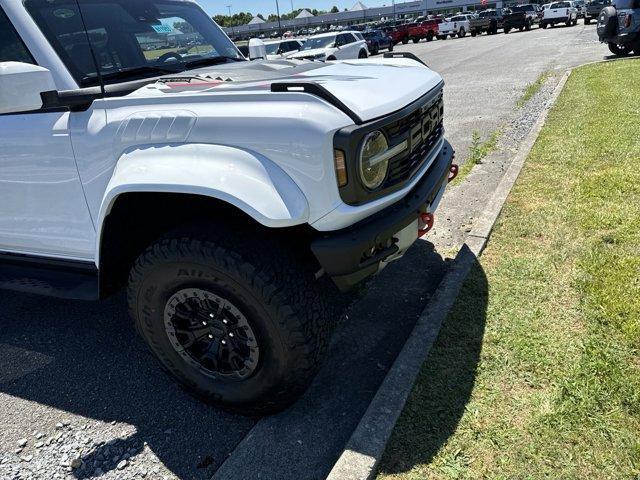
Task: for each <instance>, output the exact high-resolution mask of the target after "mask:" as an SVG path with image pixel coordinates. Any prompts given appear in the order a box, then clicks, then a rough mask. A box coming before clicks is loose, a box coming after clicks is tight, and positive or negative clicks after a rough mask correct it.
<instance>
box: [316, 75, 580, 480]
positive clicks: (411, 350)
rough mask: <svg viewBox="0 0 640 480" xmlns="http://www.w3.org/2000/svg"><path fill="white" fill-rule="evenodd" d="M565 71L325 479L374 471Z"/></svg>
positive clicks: (352, 479) (362, 477)
mask: <svg viewBox="0 0 640 480" xmlns="http://www.w3.org/2000/svg"><path fill="white" fill-rule="evenodd" d="M570 74H571V70H568V71H566V72H565V74H564V75H563V77H562V78H561V80H560V82H559V83H558V85H557V86H556V88H555V90H554V92H553V95H552V96H551V98H550V99H549V102H548V103H547V108H546V109H545V111H544V112H543V113H542V114H541V115H540V118H539V119H538V121H537V122H536V123H535V124H534V126H533V127H532V128H531V131H530V132H529V134H528V135H527V137H526V138H525V140H524V142H523V143H522V146H521V148H520V149H519V151H518V154H517V155H516V156H515V157H514V159H513V161H512V162H511V165H510V166H509V168H508V170H507V172H506V173H505V175H504V177H503V178H502V180H501V181H500V184H499V185H498V188H497V189H496V191H495V193H494V195H493V197H492V198H491V200H490V202H489V204H488V205H487V207H486V208H485V210H484V211H483V212H482V214H481V215H480V217H479V218H478V220H477V222H476V224H475V226H474V228H473V230H472V231H471V232H470V234H469V237H468V238H467V241H466V242H465V244H464V245H463V247H462V249H461V250H460V252H459V253H458V255H457V256H456V259H455V261H454V263H453V265H452V266H451V268H450V269H449V271H448V272H447V274H446V275H445V277H444V279H443V280H442V283H441V284H440V286H439V287H438V289H437V290H436V292H435V294H434V296H433V297H432V299H431V301H430V302H429V303H428V304H427V306H426V307H425V309H424V310H423V312H422V314H421V315H420V318H419V319H418V322H417V324H416V326H415V328H414V330H413V332H412V333H411V336H410V337H409V339H408V340H407V342H406V344H405V345H404V347H403V349H402V351H401V352H400V354H399V355H398V358H397V359H396V361H395V362H394V364H393V366H392V367H391V369H390V370H389V373H388V374H387V376H386V378H385V379H384V381H383V382H382V385H380V388H379V389H378V392H377V393H376V395H375V397H374V398H373V400H372V401H371V404H370V405H369V408H368V409H367V411H366V412H365V414H364V416H363V417H362V419H361V420H360V423H359V424H358V426H357V427H356V429H355V431H354V432H353V434H352V435H351V438H350V439H349V441H348V442H347V445H346V447H345V449H344V451H343V453H342V455H341V456H340V458H339V459H338V461H337V462H336V464H335V465H334V467H333V469H332V470H331V472H330V473H329V476H328V477H327V480H368V479H371V478H373V477H374V476H375V474H376V468H377V466H378V463H379V462H380V459H381V458H382V454H383V453H384V450H385V448H386V445H387V442H388V441H389V438H390V436H391V433H392V432H393V429H394V427H395V424H396V422H397V420H398V418H399V416H400V413H401V412H402V410H403V408H404V405H405V403H406V401H407V398H408V396H409V394H410V393H411V390H412V388H413V384H414V383H415V380H416V378H417V376H418V374H419V373H420V369H421V368H422V364H423V363H424V361H425V359H426V358H427V355H428V354H429V351H430V350H431V347H432V346H433V344H434V342H435V340H436V338H437V336H438V333H439V332H440V327H441V326H442V322H443V321H444V320H445V318H446V317H447V315H448V313H449V310H450V309H451V307H452V306H453V303H454V302H455V300H456V297H457V296H458V292H459V291H460V288H461V287H462V285H463V283H464V281H465V279H466V277H467V274H468V273H469V270H470V269H471V267H472V265H473V263H474V262H475V261H476V258H477V257H478V256H480V254H481V253H482V250H483V249H484V247H485V246H486V244H487V242H488V240H489V237H490V235H491V231H492V230H493V227H494V225H495V223H496V221H497V219H498V216H499V215H500V212H501V211H502V207H503V205H504V203H505V201H506V199H507V197H508V195H509V193H510V192H511V189H512V188H513V185H514V184H515V182H516V180H517V179H518V176H519V175H520V172H521V170H522V167H523V166H524V162H525V160H526V159H527V157H528V156H529V153H530V152H531V149H532V148H533V145H534V144H535V141H536V139H537V138H538V135H539V134H540V131H541V130H542V127H543V126H544V124H545V122H546V119H547V114H548V113H549V110H550V108H551V107H552V106H553V105H554V104H555V102H556V101H557V99H558V97H559V95H560V93H561V92H562V90H563V88H564V86H565V84H566V82H567V79H568V78H569V76H570Z"/></svg>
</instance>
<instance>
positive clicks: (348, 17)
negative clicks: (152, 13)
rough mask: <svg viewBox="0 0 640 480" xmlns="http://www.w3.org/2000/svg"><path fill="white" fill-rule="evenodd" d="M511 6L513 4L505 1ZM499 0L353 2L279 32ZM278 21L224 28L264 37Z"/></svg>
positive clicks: (492, 4)
mask: <svg viewBox="0 0 640 480" xmlns="http://www.w3.org/2000/svg"><path fill="white" fill-rule="evenodd" d="M509 3H513V2H509ZM502 4H503V0H498V1H491V0H489V3H488V4H481V2H480V1H473V0H420V1H414V2H405V3H396V4H395V5H391V6H385V7H374V8H367V6H366V5H364V4H363V3H362V2H357V3H356V4H355V5H354V6H353V7H352V8H351V9H349V10H348V11H344V12H338V13H326V14H324V15H317V16H314V15H312V14H311V13H309V12H308V11H307V10H303V11H302V12H301V13H300V15H298V17H297V18H295V19H293V20H282V21H281V25H280V26H281V27H282V29H283V30H292V31H296V30H300V29H303V28H313V27H324V26H327V27H328V26H329V25H353V24H357V23H365V22H372V21H378V20H390V19H393V18H394V17H395V18H405V17H414V16H418V15H427V14H449V13H456V12H460V11H472V10H480V9H483V8H500V7H502ZM280 26H279V25H278V22H265V21H263V20H262V19H260V18H258V17H255V18H254V19H253V20H252V21H251V22H250V23H249V24H247V25H241V26H238V27H233V28H225V31H226V32H227V33H228V34H229V35H231V36H242V37H249V36H254V35H256V34H257V35H260V34H262V33H264V34H267V33H269V32H274V31H277V30H278V28H279V27H280Z"/></svg>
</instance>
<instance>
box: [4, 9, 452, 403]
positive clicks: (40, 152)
mask: <svg viewBox="0 0 640 480" xmlns="http://www.w3.org/2000/svg"><path fill="white" fill-rule="evenodd" d="M388 85H394V86H395V88H392V89H390V88H387V86H388ZM442 92H443V82H442V78H441V77H440V76H439V75H438V74H436V73H434V72H432V71H431V70H429V69H428V68H427V67H426V66H425V65H424V64H423V63H421V62H420V61H419V60H418V59H417V58H415V57H412V56H411V55H407V54H387V55H385V56H384V57H381V58H377V59H365V60H355V61H346V62H339V61H338V62H334V63H321V62H309V61H295V62H294V61H287V60H280V61H273V62H269V61H265V60H258V61H254V62H249V61H246V60H245V58H244V57H243V56H242V55H241V54H240V52H239V51H238V50H237V48H236V47H235V46H234V44H233V43H232V42H231V41H230V40H229V38H228V37H227V36H226V35H225V34H224V33H223V32H222V30H221V29H220V28H219V27H218V26H217V25H216V24H215V23H214V22H213V21H212V20H211V18H210V17H209V16H208V15H207V14H206V13H205V11H204V10H202V9H201V8H200V7H199V6H198V5H197V4H196V3H194V2H191V1H185V0H136V1H131V0H101V1H99V2H97V1H93V0H24V1H16V0H0V195H1V198H2V201H1V202H0V288H5V289H12V290H17V291H22V292H32V293H39V294H44V295H52V296H57V297H63V298H69V299H83V300H98V299H101V298H104V297H106V296H109V295H111V294H113V293H114V292H117V291H118V290H120V289H121V288H126V289H127V291H128V302H129V306H130V312H131V315H132V317H133V319H134V321H135V323H136V326H137V329H138V331H139V333H140V334H141V336H142V337H143V338H144V339H145V340H146V342H147V343H148V345H149V347H150V349H151V351H152V352H153V353H154V354H155V355H156V356H157V358H158V359H159V361H160V362H161V363H162V365H163V366H164V367H165V369H166V370H167V371H168V372H169V374H170V375H172V376H173V378H174V379H176V380H177V381H178V382H180V383H181V384H182V385H184V387H185V388H186V389H188V390H189V391H190V392H192V393H194V394H195V395H197V396H198V397H200V398H204V399H206V400H207V401H211V402H214V403H217V404H219V405H221V406H223V407H227V408H230V409H234V410H236V411H240V412H243V413H253V414H264V413H268V412H273V411H276V410H279V409H282V408H284V407H286V406H287V405H288V404H290V403H291V402H293V401H294V400H295V399H296V398H297V397H298V396H299V395H300V394H301V393H302V392H303V391H304V390H305V388H306V386H307V385H308V384H309V382H310V381H311V379H312V378H313V375H314V373H315V372H316V370H317V369H318V366H319V365H320V362H321V360H322V357H323V354H324V352H325V350H326V347H327V344H328V341H329V337H330V330H331V324H332V318H331V314H330V313H329V312H330V307H331V301H332V297H331V295H333V293H332V292H331V290H332V289H336V287H338V288H339V289H342V290H346V289H348V288H350V287H351V286H353V285H355V284H357V283H358V282H360V281H361V280H363V279H365V278H366V277H369V276H371V275H373V274H375V273H376V272H378V271H379V270H380V269H381V268H382V267H384V265H386V264H387V263H388V262H390V261H392V260H395V259H398V258H400V257H401V256H402V255H403V253H404V252H405V251H406V250H407V249H408V248H409V247H410V246H411V244H412V243H413V242H415V241H416V239H417V238H418V237H419V236H420V235H424V234H425V233H426V232H427V231H428V230H429V229H430V228H431V226H432V225H433V219H434V217H433V214H434V211H435V209H436V208H437V206H438V202H439V201H440V198H441V197H442V195H443V192H444V191H445V188H446V186H447V184H448V182H449V180H450V178H451V177H452V176H454V175H455V173H456V168H455V166H454V165H452V159H453V149H452V147H451V146H450V145H449V143H448V142H447V141H446V140H445V138H444V130H443V112H444V107H443V93H442ZM398 288H402V287H401V286H398ZM60 314H61V315H63V314H64V313H63V312H60ZM114 355H117V352H114ZM78 361H82V358H78Z"/></svg>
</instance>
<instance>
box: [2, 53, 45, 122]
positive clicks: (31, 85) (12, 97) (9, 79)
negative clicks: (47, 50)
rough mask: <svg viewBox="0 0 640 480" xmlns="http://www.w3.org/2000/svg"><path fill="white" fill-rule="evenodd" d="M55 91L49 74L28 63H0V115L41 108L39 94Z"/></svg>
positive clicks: (43, 69)
mask: <svg viewBox="0 0 640 480" xmlns="http://www.w3.org/2000/svg"><path fill="white" fill-rule="evenodd" d="M53 90H56V85H55V82H54V81H53V76H52V75H51V72H50V71H49V70H47V69H46V68H43V67H39V66H37V65H31V64H30V63H20V62H0V114H5V113H19V112H31V111H33V110H39V109H41V108H42V97H41V96H40V94H41V93H44V92H50V91H53Z"/></svg>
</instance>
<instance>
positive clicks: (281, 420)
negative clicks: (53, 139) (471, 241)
mask: <svg viewBox="0 0 640 480" xmlns="http://www.w3.org/2000/svg"><path fill="white" fill-rule="evenodd" d="M398 50H402V51H410V52H412V53H415V54H416V55H418V56H419V57H420V58H422V59H423V60H424V61H426V62H427V63H428V64H429V65H430V66H431V67H432V68H433V69H434V70H436V71H438V72H440V73H441V74H442V75H443V77H444V79H445V81H446V84H447V87H446V98H445V101H446V112H445V118H446V127H447V131H448V135H447V136H448V138H449V141H450V142H451V143H452V144H453V145H454V147H455V148H456V149H457V151H458V158H459V159H462V158H464V157H465V156H466V153H467V152H468V149H469V145H470V144H471V137H472V132H473V131H478V132H479V133H480V134H482V135H484V136H486V135H487V134H488V133H489V132H491V131H493V130H495V129H497V128H498V127H500V126H502V125H504V124H505V123H508V122H509V121H511V120H512V119H514V118H516V117H517V116H518V115H521V113H522V112H518V111H517V109H516V102H517V101H518V99H519V98H520V97H521V95H522V92H523V90H524V89H525V88H526V86H527V85H528V84H530V83H532V82H534V81H535V80H536V78H537V77H538V76H539V75H540V74H541V73H543V72H545V71H547V70H563V69H566V68H567V67H571V66H575V65H579V64H582V63H585V62H589V61H595V60H600V59H602V58H605V56H606V55H608V50H607V49H606V47H604V46H602V45H600V44H599V43H598V42H597V39H596V35H595V26H583V25H582V22H580V24H579V25H578V26H575V27H570V28H567V27H559V28H553V29H547V30H542V29H537V28H536V29H535V30H533V31H531V32H524V33H520V32H512V33H510V34H509V35H504V34H499V35H495V36H486V35H483V36H482V37H477V38H472V37H470V36H467V37H466V38H463V39H449V40H446V41H434V42H431V43H426V42H422V43H420V44H417V45H414V44H410V45H406V46H399V47H398ZM445 270H446V263H445V261H444V260H443V258H442V256H441V255H439V254H438V253H437V252H436V251H434V248H433V245H432V244H430V243H428V242H418V244H417V245H416V246H415V247H414V248H413V249H412V250H411V251H410V252H409V253H408V254H407V256H406V257H405V258H404V259H403V260H402V261H400V262H397V263H395V264H393V265H391V266H390V267H389V268H387V269H386V270H385V271H384V272H382V274H381V275H379V276H378V277H377V278H376V279H374V280H373V281H372V282H371V283H370V284H369V288H368V289H367V290H366V291H362V292H360V293H359V294H358V295H357V299H356V301H355V302H354V303H353V304H352V306H351V307H350V308H349V310H348V312H347V315H346V317H345V318H344V319H343V321H342V322H341V323H340V325H339V326H338V328H337V331H336V335H335V338H334V341H333V343H332V347H331V350H330V355H329V359H328V361H327V364H326V365H325V367H324V368H323V370H322V371H321V372H320V374H319V376H318V378H317V380H316V381H315V383H314V384H313V386H312V388H311V389H310V391H309V392H308V393H307V395H305V397H304V398H303V399H302V400H301V401H300V402H298V403H297V404H296V405H295V406H294V407H292V408H291V409H290V410H288V411H287V412H284V413H282V414H280V415H277V416H274V417H270V418H268V419H265V420H262V421H261V422H260V428H259V429H257V430H252V428H253V427H254V426H255V425H256V420H254V419H249V418H245V417H239V416H234V415H230V414H227V413H224V412H222V411H220V410H217V409H215V408H212V407H209V406H206V405H203V404H201V403H199V402H198V401H196V400H193V399H192V398H191V397H189V396H188V395H187V394H185V393H184V392H182V391H181V390H180V388H179V387H177V386H175V385H174V384H173V383H172V382H171V381H170V380H168V379H167V378H166V377H165V376H164V374H163V373H162V372H161V371H160V369H159V368H158V367H157V366H156V365H155V363H154V361H153V359H152V358H151V357H150V355H148V354H147V353H146V350H145V347H144V345H143V343H142V341H140V340H139V339H138V338H137V337H136V336H135V333H134V329H133V326H132V324H131V322H130V321H129V319H128V316H127V312H126V308H125V304H124V298H123V297H122V296H118V297H115V298H113V299H110V300H108V301H105V302H100V303H72V302H66V301H62V300H56V299H48V298H40V297H35V296H31V295H23V294H17V293H8V292H0V305H2V308H1V309H0V322H1V328H0V359H1V360H2V365H3V369H2V372H0V423H1V424H2V426H3V428H2V429H1V431H0V478H25V479H27V478H28V479H40V478H41V479H51V478H65V477H66V476H68V477H69V478H104V479H112V478H140V477H141V476H142V475H143V474H144V475H146V476H148V477H149V478H154V479H155V478H163V477H167V478H180V479H183V478H185V479H187V478H188V479H209V478H211V477H212V476H213V475H214V474H216V471H217V470H218V469H219V468H220V466H221V465H223V463H224V462H225V460H227V459H228V457H229V455H230V454H231V453H232V452H233V451H234V449H235V448H236V446H237V445H238V444H240V443H241V442H242V449H243V451H245V452H247V451H248V452H251V455H250V457H237V458H232V459H230V460H229V462H228V463H227V464H226V465H225V467H223V469H222V470H221V471H220V472H219V475H220V477H222V478H238V479H252V478H265V479H271V478H278V479H320V478H324V476H325V475H326V474H327V473H328V472H329V470H330V469H331V466H332V465H333V463H334V462H335V460H336V458H337V457H338V455H339V453H340V451H341V449H342V447H343V445H344V444H345V442H346V441H347V439H348V438H349V436H350V434H351V432H352V430H353V428H354V427H355V426H356V425H357V423H358V421H359V419H360V416H361V415H362V413H363V412H364V411H365V409H366V408H367V405H368V403H369V401H370V399H371V397H372V396H373V394H374V393H375V391H376V389H377V387H378V385H379V384H380V382H381V381H382V379H383V378H384V376H385V374H386V371H387V369H388V368H389V366H390V365H391V363H392V362H393V360H394V358H395V356H396V354H397V352H398V351H399V350H400V348H401V347H402V345H403V343H404V341H405V339H406V338H407V336H408V334H409V333H410V331H411V329H412V327H413V325H414V322H415V320H416V319H417V317H418V316H419V315H420V312H421V310H422V308H423V307H424V305H425V303H426V302H427V300H428V298H429V295H430V294H431V292H433V291H434V289H435V288H436V286H437V285H438V282H439V280H440V278H441V277H442V275H443V274H444V272H445ZM256 432H258V433H256ZM250 433H251V434H250ZM247 434H250V435H249V437H248V438H247ZM21 439H26V440H27V444H26V446H24V447H19V441H20V440H21ZM78 445H84V446H87V447H88V449H89V450H90V453H89V454H87V455H85V456H83V458H82V461H83V462H84V465H85V467H83V469H81V470H75V471H74V472H73V473H68V472H67V470H70V467H69V463H70V461H71V460H72V458H71V457H72V455H71V453H72V452H73V451H74V449H77V447H78ZM123 462H124V463H123ZM79 472H80V473H79ZM230 472H231V476H230Z"/></svg>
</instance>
